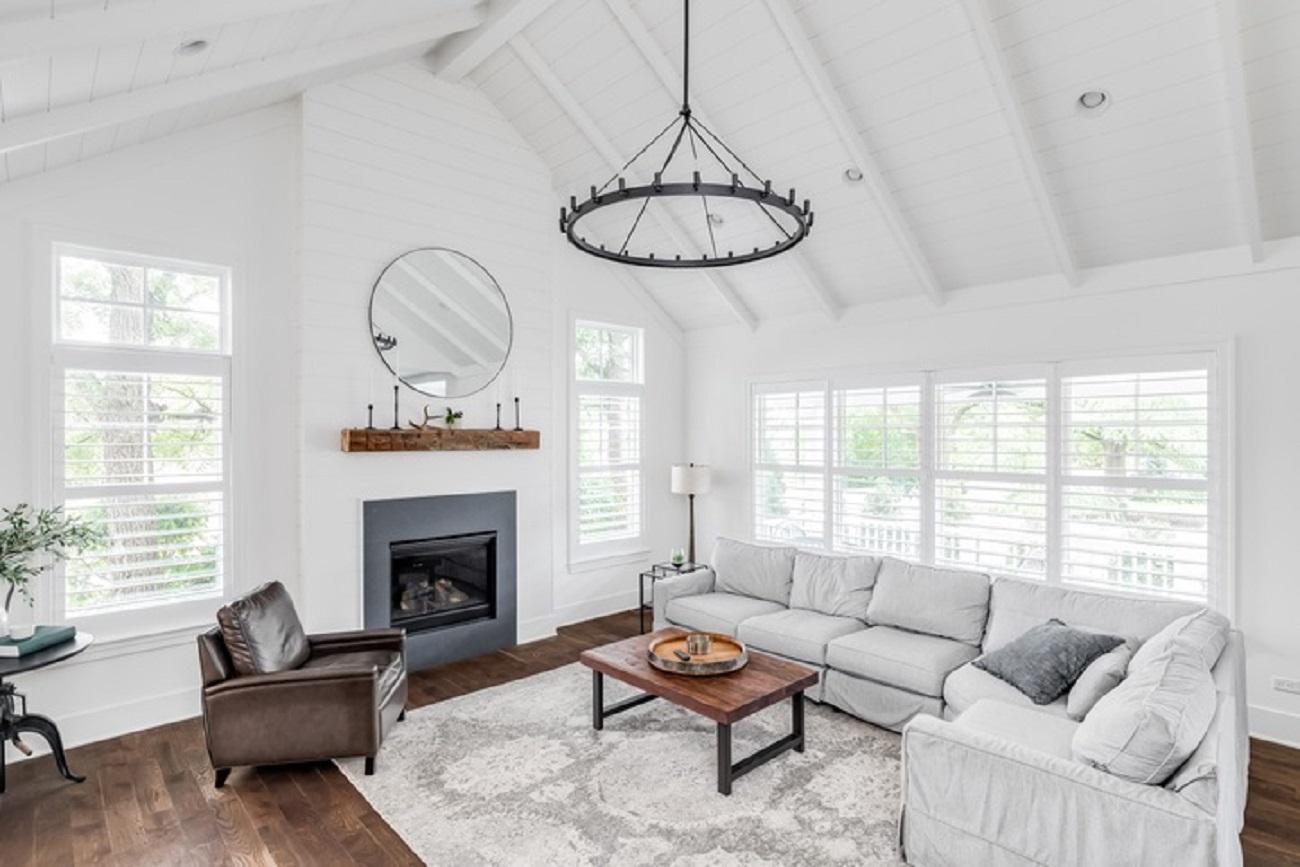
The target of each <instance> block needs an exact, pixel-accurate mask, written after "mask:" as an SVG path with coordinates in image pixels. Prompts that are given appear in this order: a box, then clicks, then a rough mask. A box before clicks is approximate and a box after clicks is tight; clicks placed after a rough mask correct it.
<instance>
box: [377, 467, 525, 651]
mask: <svg viewBox="0 0 1300 867" xmlns="http://www.w3.org/2000/svg"><path fill="white" fill-rule="evenodd" d="M361 515H362V531H361V535H362V589H361V592H362V612H363V616H364V622H365V625H366V627H368V628H371V627H397V628H401V629H405V630H406V661H407V667H408V668H409V669H411V670H412V671H416V670H419V669H421V668H428V667H429V666H433V665H440V664H442V663H445V662H454V661H455V660H457V659H464V658H465V657H468V656H477V655H478V654H481V653H490V652H492V651H494V650H499V649H501V648H503V647H510V646H512V645H513V644H514V643H515V638H516V632H517V617H518V615H517V612H516V604H517V603H516V598H515V584H516V575H515V573H516V568H517V564H516V545H517V542H516V533H515V492H514V491H501V492H494V493H487V494H451V495H446V496H431V497H408V498H403V499H396V500H369V501H366V502H365V503H363V504H362V510H361Z"/></svg>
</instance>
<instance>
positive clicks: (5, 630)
mask: <svg viewBox="0 0 1300 867" xmlns="http://www.w3.org/2000/svg"><path fill="white" fill-rule="evenodd" d="M8 637H9V611H8V609H6V608H4V607H3V606H0V638H8Z"/></svg>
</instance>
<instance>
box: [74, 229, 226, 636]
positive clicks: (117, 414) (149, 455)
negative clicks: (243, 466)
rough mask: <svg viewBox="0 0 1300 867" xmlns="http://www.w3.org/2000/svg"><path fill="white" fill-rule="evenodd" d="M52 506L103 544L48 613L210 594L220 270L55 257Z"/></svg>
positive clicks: (222, 561)
mask: <svg viewBox="0 0 1300 867" xmlns="http://www.w3.org/2000/svg"><path fill="white" fill-rule="evenodd" d="M54 296H55V297H54V347H53V350H54V351H53V376H52V378H51V384H52V388H53V395H52V408H53V412H52V421H53V445H54V448H53V451H52V454H53V459H54V466H53V468H52V469H53V481H54V495H55V497H56V499H57V501H59V502H62V503H63V504H64V506H65V508H66V509H67V511H68V512H69V513H70V514H73V515H79V516H81V517H83V518H87V519H89V520H90V521H91V522H93V523H94V524H96V525H97V526H99V527H100V528H101V529H102V530H103V532H104V534H105V543H104V545H103V546H102V547H100V548H97V549H95V550H92V551H88V552H86V553H84V554H83V555H81V556H79V557H75V558H73V559H71V560H69V561H68V562H67V563H66V564H65V566H64V567H63V569H62V570H61V576H62V583H61V591H60V592H58V593H56V594H55V596H56V601H55V605H56V607H57V609H58V611H57V612H56V613H58V614H61V615H65V616H76V615H86V614H97V613H104V612H110V611H114V610H120V609H128V608H138V607H142V606H151V605H158V604H163V603H170V602H177V601H181V600H185V599H190V598H193V597H196V596H210V595H215V594H220V593H222V592H223V591H224V588H225V576H226V574H227V568H226V564H227V562H228V557H229V540H228V536H227V528H228V526H229V514H228V512H229V496H228V490H229V486H228V482H229V460H228V454H229V413H228V411H227V408H228V406H229V402H230V388H229V380H230V357H229V354H228V352H227V347H228V346H229V334H228V331H229V329H228V327H227V326H226V322H227V316H226V312H227V306H228V305H227V299H228V297H229V274H228V271H227V270H226V269H223V268H217V267H211V266H203V265H195V264H191V263H179V262H169V261H163V260H156V259H149V258H144V257H139V256H134V255H129V254H120V253H110V252H105V251H99V250H86V249H81V248H72V247H64V246H59V247H57V248H56V250H55V255H54Z"/></svg>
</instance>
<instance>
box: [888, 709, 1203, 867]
mask: <svg viewBox="0 0 1300 867" xmlns="http://www.w3.org/2000/svg"><path fill="white" fill-rule="evenodd" d="M901 831H902V843H903V847H904V850H905V852H906V855H907V858H908V861H909V862H910V863H916V864H922V865H933V864H943V865H949V864H951V865H957V864H971V863H984V862H990V861H992V862H996V863H1019V862H1021V861H1022V860H1023V861H1024V862H1026V863H1036V864H1054V865H1089V864H1113V865H1122V864H1133V865H1138V864H1213V863H1214V860H1215V833H1216V829H1215V824H1214V820H1213V817H1211V816H1209V815H1207V814H1206V813H1204V812H1203V811H1201V810H1198V809H1197V808H1196V807H1194V806H1193V805H1192V804H1190V803H1188V802H1187V801H1186V800H1185V799H1183V798H1181V797H1179V796H1178V795H1177V794H1175V793H1173V792H1170V791H1168V790H1167V789H1163V788H1161V787H1158V786H1143V785H1139V784H1137V783H1131V782H1129V781H1127V780H1121V779H1119V778H1118V777H1114V776H1111V775H1110V774H1107V773H1105V772H1103V771H1099V770H1097V769H1096V768H1091V767H1088V766H1087V765H1084V764H1082V763H1080V762H1076V761H1073V760H1071V759H1065V758H1061V757H1060V756H1055V755H1050V754H1048V753H1044V752H1040V751H1038V750H1035V749H1032V748H1030V747H1027V746H1024V745H1022V744H1018V743H1013V742H1011V741H1007V740H1003V739H1001V738H997V737H994V736H991V735H988V734H985V733H982V732H977V731H974V730H972V729H969V728H965V727H963V726H961V725H960V723H951V722H944V721H942V720H939V719H936V718H934V717H930V716H918V717H916V718H915V719H913V720H912V721H911V722H910V723H908V725H907V727H906V728H904V729H903V818H902V829H901Z"/></svg>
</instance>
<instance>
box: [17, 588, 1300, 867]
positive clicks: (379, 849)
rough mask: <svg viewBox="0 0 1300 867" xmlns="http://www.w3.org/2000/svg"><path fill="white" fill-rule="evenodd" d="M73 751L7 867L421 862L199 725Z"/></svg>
mask: <svg viewBox="0 0 1300 867" xmlns="http://www.w3.org/2000/svg"><path fill="white" fill-rule="evenodd" d="M636 631H637V621H636V615H635V614H634V613H633V612H625V613H623V614H615V615H611V616H609V617H602V618H598V619H596V620H589V621H587V622H585V623H578V624H575V625H573V626H566V627H564V628H562V629H561V630H560V631H559V635H557V636H556V637H554V638H548V639H545V640H544V641H536V642H533V643H531V644H525V645H521V646H519V647H515V648H512V649H510V650H503V651H498V652H496V653H492V654H488V655H486V656H481V657H477V658H474V659H469V660H465V661H463V662H457V663H452V664H451V665H445V666H441V667H439V668H435V669H430V670H427V671H422V672H419V673H417V674H414V675H412V677H411V697H410V706H411V707H413V708H414V707H421V706H423V705H427V704H433V703H434V702H438V701H444V700H446V699H449V698H452V697H454V696H457V695H463V694H465V693H468V692H473V691H474V690H478V689H483V688H485V687H489V686H495V685H497V684H500V683H505V682H507V681H510V680H515V679H517V678H521V677H527V676H528V675H531V674H537V673H538V672H542V671H546V670H548V669H552V668H557V667H559V666H561V665H566V664H568V663H570V662H574V661H576V660H577V658H578V654H579V652H581V651H582V650H584V649H585V648H588V647H594V646H596V645H600V644H605V643H608V642H610V641H616V640H618V639H620V638H626V637H628V636H629V635H633V634H635V632H636ZM1251 751H1252V754H1251V768H1250V802H1249V804H1248V806H1247V810H1246V830H1245V833H1244V834H1243V835H1242V839H1243V841H1244V843H1245V848H1246V863H1247V864H1249V865H1259V867H1266V865H1267V867H1271V865H1282V864H1291V865H1300V751H1297V750H1291V749H1287V748H1285V747H1280V746H1277V745H1275V744H1270V743H1266V742H1263V741H1253V742H1252V744H1251ZM69 756H70V763H71V764H72V767H73V770H75V771H77V772H78V773H82V774H85V775H86V776H87V780H86V782H85V783H83V784H81V785H72V784H70V783H66V782H64V781H63V780H62V779H60V778H59V777H58V776H57V774H55V772H54V767H53V763H52V761H51V760H50V759H49V758H48V757H47V758H42V759H36V760H34V761H30V762H23V763H21V764H19V765H17V766H15V767H13V768H11V769H10V773H9V793H8V794H6V795H4V796H0V865H2V867H21V865H28V864H41V865H45V864H48V865H60V867H62V865H75V864H119V865H146V864H147V865H163V864H241V865H243V864H303V865H335V864H340V865H346V864H354V863H355V864H418V863H419V861H418V859H417V858H416V857H415V856H414V855H413V854H412V853H411V851H410V850H409V849H408V848H407V847H406V845H405V844H404V843H403V842H402V841H401V839H400V838H399V837H398V836H397V835H396V834H395V833H393V831H392V830H390V829H389V827H388V826H387V825H386V824H385V823H384V821H383V820H382V819H380V818H379V816H378V815H377V814H376V813H375V812H374V811H373V810H372V809H370V805H369V804H368V803H367V802H366V801H365V799H364V798H362V797H361V796H360V795H359V794H357V792H356V791H355V790H354V789H353V788H352V786H351V785H350V784H349V783H348V782H347V780H346V779H345V778H344V777H343V775H342V774H341V773H339V771H338V770H337V769H336V768H335V767H334V766H333V765H332V764H329V763H320V764H314V765H301V766H294V767H288V768H257V769H239V770H236V771H235V772H234V773H233V774H232V775H231V778H230V782H229V783H228V784H227V786H226V787H225V788H224V789H221V790H217V789H214V788H213V786H212V769H211V768H210V767H209V765H208V759H207V754H206V753H205V751H204V747H203V730H202V727H201V725H200V723H199V721H198V720H197V719H194V720H186V721H184V722H180V723H176V724H173V725H168V726H162V727H159V728H155V729H150V730H148V731H143V732H137V733H134V734H130V735H126V736H124V737H120V738H114V739H113V740H109V741H102V742H100V743H97V744H92V745H90V746H86V747H80V748H78V749H76V750H73V751H72V752H71V753H70V754H69ZM383 760H384V757H383V753H380V756H379V761H380V762H381V763H382V762H383Z"/></svg>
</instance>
